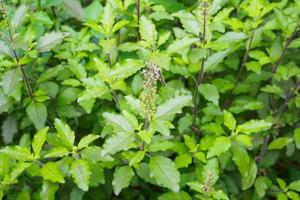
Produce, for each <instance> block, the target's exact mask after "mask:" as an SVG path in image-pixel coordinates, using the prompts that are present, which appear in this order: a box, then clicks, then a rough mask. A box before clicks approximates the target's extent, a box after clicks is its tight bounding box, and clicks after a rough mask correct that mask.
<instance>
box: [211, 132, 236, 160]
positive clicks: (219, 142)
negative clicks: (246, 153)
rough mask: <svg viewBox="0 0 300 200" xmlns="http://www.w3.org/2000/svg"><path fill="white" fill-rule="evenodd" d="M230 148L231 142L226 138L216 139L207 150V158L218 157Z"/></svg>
mask: <svg viewBox="0 0 300 200" xmlns="http://www.w3.org/2000/svg"><path fill="white" fill-rule="evenodd" d="M230 147H231V141H230V139H229V138H228V137H225V136H221V137H217V138H216V139H215V141H214V142H213V144H212V146H211V147H210V148H209V149H208V152H207V158H212V157H214V156H219V155H221V154H222V153H225V152H226V151H228V150H229V149H230Z"/></svg>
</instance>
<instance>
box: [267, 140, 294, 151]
mask: <svg viewBox="0 0 300 200" xmlns="http://www.w3.org/2000/svg"><path fill="white" fill-rule="evenodd" d="M291 142H293V140H292V139H291V138H288V137H279V138H276V139H275V140H273V141H272V142H271V143H270V144H269V146H268V149H269V150H274V149H282V148H283V147H285V146H286V145H288V144H289V143H291Z"/></svg>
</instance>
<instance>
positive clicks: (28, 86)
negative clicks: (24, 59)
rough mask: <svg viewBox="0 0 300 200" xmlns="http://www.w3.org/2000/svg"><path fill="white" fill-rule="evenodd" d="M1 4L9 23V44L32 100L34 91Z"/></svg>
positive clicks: (3, 8)
mask: <svg viewBox="0 0 300 200" xmlns="http://www.w3.org/2000/svg"><path fill="white" fill-rule="evenodd" d="M0 4H1V8H2V12H3V16H4V18H5V20H6V23H7V28H8V34H9V42H10V43H11V48H12V51H13V54H14V58H15V61H16V64H17V67H18V68H19V69H20V70H21V73H22V78H23V80H24V82H25V85H26V87H27V91H28V94H29V96H30V97H31V98H33V93H32V89H31V86H30V81H29V79H28V77H27V74H26V72H25V70H24V69H23V67H22V66H21V65H20V62H19V57H18V55H17V52H16V49H15V48H14V47H13V44H12V43H14V38H13V36H12V31H11V29H10V25H9V22H8V18H7V15H6V11H5V7H4V5H3V2H2V1H0Z"/></svg>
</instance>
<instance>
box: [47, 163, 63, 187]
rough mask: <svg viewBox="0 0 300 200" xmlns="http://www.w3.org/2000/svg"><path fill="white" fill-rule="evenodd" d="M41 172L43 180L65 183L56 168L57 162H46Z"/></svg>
mask: <svg viewBox="0 0 300 200" xmlns="http://www.w3.org/2000/svg"><path fill="white" fill-rule="evenodd" d="M41 174H42V177H43V178H44V180H49V181H52V182H57V183H65V179H64V177H63V175H62V173H61V171H60V170H59V168H58V165H57V163H55V162H48V163H46V164H45V165H44V166H43V168H42V169H41Z"/></svg>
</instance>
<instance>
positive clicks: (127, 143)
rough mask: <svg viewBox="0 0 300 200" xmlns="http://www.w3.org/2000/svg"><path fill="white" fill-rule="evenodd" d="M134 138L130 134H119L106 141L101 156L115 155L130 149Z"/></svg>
mask: <svg viewBox="0 0 300 200" xmlns="http://www.w3.org/2000/svg"><path fill="white" fill-rule="evenodd" d="M134 140H135V136H134V134H133V133H131V132H124V133H123V132H120V133H117V134H116V135H113V136H112V137H110V138H109V139H107V140H106V141H105V143H104V145H103V150H102V152H101V153H102V155H105V154H115V153H117V152H119V151H122V150H128V149H130V148H131V146H132V144H133V142H134Z"/></svg>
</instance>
